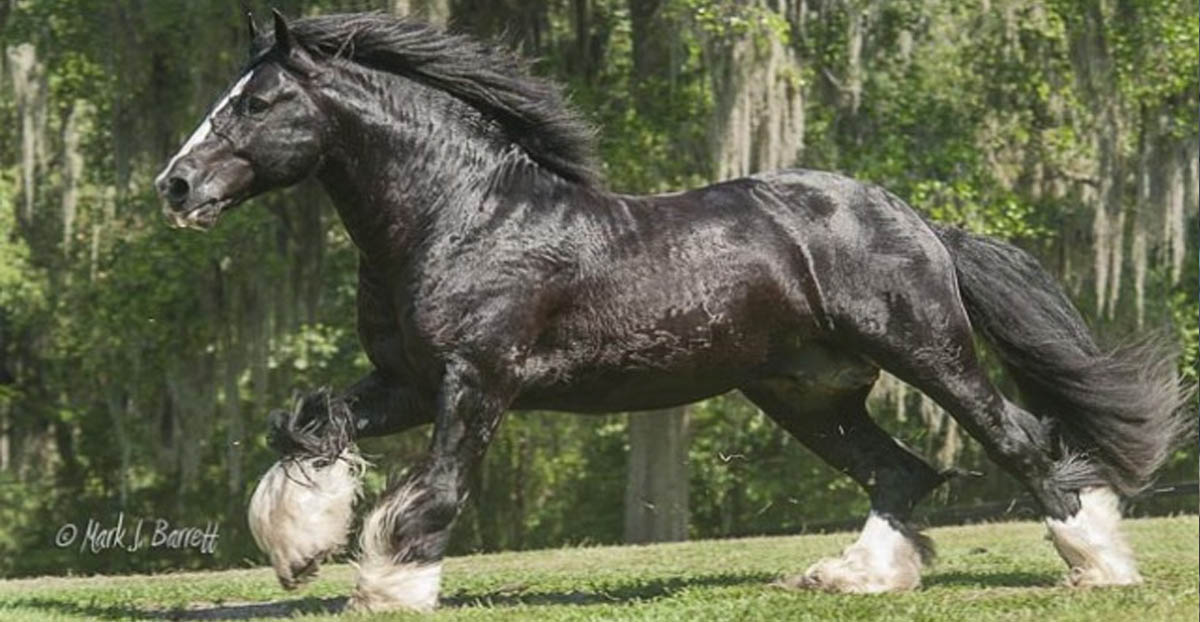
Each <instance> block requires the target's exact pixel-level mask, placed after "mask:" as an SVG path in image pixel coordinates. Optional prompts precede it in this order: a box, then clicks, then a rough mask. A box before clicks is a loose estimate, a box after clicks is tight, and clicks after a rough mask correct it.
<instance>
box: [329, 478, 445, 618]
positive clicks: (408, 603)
mask: <svg viewBox="0 0 1200 622" xmlns="http://www.w3.org/2000/svg"><path fill="white" fill-rule="evenodd" d="M415 500H416V490H415V488H414V486H413V485H412V484H411V483H410V484H407V485H405V486H403V487H401V488H400V489H399V490H397V491H396V492H395V493H393V494H391V495H389V496H388V497H387V498H386V499H384V500H383V502H382V503H380V504H379V505H378V506H376V507H375V509H374V510H372V511H371V514H370V515H369V516H367V519H366V520H365V521H363V529H362V535H361V536H360V540H359V544H360V548H361V549H362V554H361V557H360V558H359V561H358V564H357V566H358V581H357V583H356V584H355V586H354V593H353V594H351V596H350V602H349V604H348V605H347V609H348V610H350V611H387V610H392V609H401V610H408V611H421V612H428V611H433V609H434V607H436V606H437V601H438V591H439V590H440V588H441V582H442V562H441V561H437V562H432V563H427V564H418V563H404V564H398V563H396V562H395V554H396V551H394V550H393V549H394V547H393V546H392V544H391V543H392V538H393V536H394V534H395V532H396V526H397V525H398V524H399V523H400V521H402V520H405V519H406V518H407V517H406V516H405V515H406V514H407V512H408V510H410V509H411V506H412V503H413V501H415Z"/></svg>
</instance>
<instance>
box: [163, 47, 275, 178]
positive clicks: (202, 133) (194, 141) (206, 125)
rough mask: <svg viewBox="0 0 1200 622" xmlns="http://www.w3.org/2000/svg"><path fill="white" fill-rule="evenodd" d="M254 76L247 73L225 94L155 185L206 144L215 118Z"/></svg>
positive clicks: (169, 163)
mask: <svg viewBox="0 0 1200 622" xmlns="http://www.w3.org/2000/svg"><path fill="white" fill-rule="evenodd" d="M253 76H254V71H253V70H250V71H247V72H246V75H244V76H242V77H241V79H240V80H238V81H237V83H235V84H234V85H233V88H231V89H229V92H228V93H226V94H225V97H223V98H221V101H219V102H217V105H216V106H213V109H212V112H210V113H208V116H206V117H204V120H203V121H201V122H200V127H198V128H196V131H194V132H192V135H191V136H190V137H189V138H188V139H187V142H186V143H184V144H183V147H180V149H179V151H178V152H177V153H176V154H175V156H174V157H172V158H171V161H170V162H167V166H166V167H165V168H163V170H162V172H161V173H159V174H158V177H156V178H155V179H154V184H155V185H156V186H157V185H159V184H161V183H162V182H163V178H164V177H166V175H167V173H168V172H170V170H171V169H172V168H174V167H175V163H176V162H178V161H179V159H180V158H182V157H184V156H186V155H187V154H188V152H190V151H191V150H192V149H195V148H196V145H199V144H200V143H201V142H204V140H205V139H206V138H208V135H209V134H211V133H212V120H213V117H215V116H217V115H218V114H220V112H221V111H222V110H224V109H225V107H226V106H228V105H229V102H231V101H233V99H234V98H236V97H237V96H238V95H241V94H242V91H243V90H244V89H245V88H246V83H247V82H249V81H250V78H251V77H253Z"/></svg>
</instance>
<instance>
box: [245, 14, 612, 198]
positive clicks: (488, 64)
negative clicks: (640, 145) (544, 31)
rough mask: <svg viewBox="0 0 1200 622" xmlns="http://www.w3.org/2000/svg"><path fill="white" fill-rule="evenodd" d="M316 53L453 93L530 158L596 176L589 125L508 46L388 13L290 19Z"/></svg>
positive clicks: (265, 49) (263, 46)
mask: <svg viewBox="0 0 1200 622" xmlns="http://www.w3.org/2000/svg"><path fill="white" fill-rule="evenodd" d="M289 28H290V31H291V34H292V36H293V38H294V39H295V42H296V43H297V44H298V45H300V46H301V47H302V48H303V49H304V50H305V51H307V52H308V53H310V54H312V55H313V56H315V57H317V58H318V59H321V58H324V59H334V58H336V59H342V60H345V61H349V62H352V63H355V64H358V65H361V66H364V67H367V68H369V69H374V70H377V71H382V72H385V73H391V74H395V75H399V76H402V77H405V78H408V79H411V80H414V81H417V82H420V83H422V84H425V85H426V86H429V87H431V88H435V89H437V90H440V91H442V92H445V93H446V94H448V95H450V96H452V97H455V98H457V99H459V100H461V101H463V102H465V103H467V104H468V105H470V106H472V107H473V108H475V109H476V110H478V111H479V112H480V113H481V114H482V115H484V116H485V117H487V118H489V119H491V120H492V121H494V122H495V123H496V124H497V125H498V126H499V127H500V128H502V130H503V131H504V133H505V135H506V137H507V138H508V140H510V141H512V142H513V143H514V144H516V145H518V146H519V147H520V148H521V149H522V150H523V151H524V152H525V153H526V154H527V155H528V156H529V158H530V159H531V160H533V161H534V162H536V163H538V164H539V165H541V166H542V167H544V168H546V169H548V170H550V171H552V172H554V173H555V174H557V175H559V176H560V177H562V178H564V179H568V180H571V181H574V182H579V183H583V184H585V185H593V184H596V183H599V180H600V175H599V173H598V172H597V171H596V168H595V165H594V161H593V153H594V140H593V134H594V132H593V130H592V128H591V126H590V125H589V124H588V123H586V122H585V121H583V119H582V118H581V117H580V116H579V115H578V114H577V113H576V112H575V111H574V110H572V109H571V108H570V107H569V106H567V104H566V102H565V101H564V98H563V96H562V93H561V92H560V90H559V88H558V86H557V85H556V84H554V83H553V82H551V81H549V80H545V79H542V78H539V77H535V76H533V75H532V74H531V73H530V72H529V66H528V63H527V62H526V61H525V60H523V59H522V58H520V57H519V56H517V55H516V54H514V53H513V52H511V51H509V50H507V49H504V48H501V47H496V46H491V45H488V44H485V43H483V42H481V41H478V40H476V39H474V38H471V37H468V36H465V35H458V34H451V33H447V32H444V31H442V30H440V29H438V28H436V27H434V26H432V25H430V24H427V23H424V22H420V21H417V20H412V19H407V18H397V17H393V16H391V15H388V14H386V13H379V12H374V13H352V14H334V15H320V16H315V17H305V18H301V19H297V20H295V21H293V22H290V23H289ZM273 37H274V35H273V34H272V33H263V34H262V35H261V36H260V37H259V39H258V40H256V41H255V45H254V50H255V52H254V54H253V59H252V60H251V62H250V63H249V64H248V68H250V67H254V66H256V65H258V64H260V63H262V62H264V60H266V59H268V58H269V57H270V50H271V47H272V45H273V43H274V41H273Z"/></svg>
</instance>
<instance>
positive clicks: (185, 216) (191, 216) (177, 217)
mask: <svg viewBox="0 0 1200 622" xmlns="http://www.w3.org/2000/svg"><path fill="white" fill-rule="evenodd" d="M236 202H237V201H236V200H235V199H210V200H208V201H205V202H203V203H201V204H200V205H197V206H196V207H193V208H192V209H190V210H188V211H186V212H176V211H173V210H168V211H167V221H168V222H170V224H171V226H172V227H174V228H176V229H193V230H196V231H208V230H209V229H212V228H213V225H216V224H217V218H218V217H220V215H221V213H222V212H224V211H225V210H226V209H228V208H229V207H232V206H233V204H234V203H236Z"/></svg>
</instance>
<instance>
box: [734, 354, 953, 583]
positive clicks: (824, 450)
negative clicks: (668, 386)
mask: <svg viewBox="0 0 1200 622" xmlns="http://www.w3.org/2000/svg"><path fill="white" fill-rule="evenodd" d="M872 376H874V374H872ZM873 382H874V378H873V377H872V379H871V380H870V381H869V382H868V383H867V384H866V385H865V386H857V387H851V388H833V387H827V386H818V387H813V386H811V385H807V384H806V383H803V382H798V381H795V380H770V381H759V382H756V383H754V384H752V385H749V386H746V387H743V388H742V393H743V394H745V395H746V397H748V398H749V399H750V400H751V401H752V402H754V403H755V404H756V405H758V407H759V408H761V409H762V410H763V412H765V413H766V414H767V415H768V416H769V417H771V418H772V419H774V420H775V421H776V422H778V423H779V424H780V425H782V426H783V427H784V428H785V429H787V430H788V432H790V433H791V434H792V435H793V436H794V437H795V438H796V439H797V440H799V441H800V442H801V443H802V444H804V445H805V446H806V447H808V448H809V449H810V450H811V451H813V452H814V453H816V454H817V455H818V456H820V457H821V458H822V459H824V460H825V461H826V462H828V463H829V464H830V465H831V466H833V467H834V468H836V469H838V470H839V471H841V472H842V473H844V474H846V475H849V476H850V477H851V478H852V479H854V480H855V481H856V482H857V483H858V484H859V485H860V486H862V487H863V488H864V489H865V490H866V492H867V493H868V495H869V496H870V499H871V512H870V515H869V516H868V518H867V521H866V523H865V525H864V526H863V530H862V533H861V534H860V536H859V538H858V540H857V541H855V542H854V543H853V544H851V545H850V546H849V547H848V548H847V549H845V550H844V551H843V553H842V554H841V555H840V556H838V557H832V558H827V559H822V560H820V561H818V562H816V563H815V564H813V565H812V566H811V567H810V568H809V569H808V570H807V571H806V572H805V573H804V574H802V575H798V576H796V577H791V578H788V579H785V580H784V581H783V585H785V586H788V587H795V588H808V589H823V590H828V591H833V592H846V593H877V592H889V591H902V590H911V589H915V588H917V587H919V586H920V584H921V570H922V568H923V567H924V566H925V565H927V564H928V563H930V561H932V557H933V546H932V542H931V541H930V540H929V539H928V538H926V537H925V536H923V535H921V534H919V533H918V532H917V531H916V530H915V529H914V528H912V527H911V526H910V525H909V524H908V522H907V521H908V519H909V517H910V515H911V512H912V509H913V507H914V506H915V505H916V504H917V503H918V502H919V501H921V500H922V499H923V498H924V497H925V496H926V495H928V494H929V492H930V491H932V490H933V489H934V488H936V487H937V486H938V485H939V484H941V483H942V482H944V481H945V480H946V476H945V475H944V474H941V473H938V472H937V471H936V470H935V469H933V468H932V467H931V466H929V465H928V464H927V463H926V462H925V461H924V460H922V459H921V458H919V457H917V456H916V455H914V454H912V453H911V452H909V451H908V450H907V449H905V448H904V447H903V446H901V445H900V444H899V443H898V442H897V441H896V440H895V439H893V438H892V437H891V436H890V435H889V434H888V433H887V432H885V431H884V430H882V429H881V428H879V426H877V425H876V424H875V422H874V421H872V420H871V418H870V416H869V415H868V413H867V410H866V397H867V393H868V392H869V391H870V387H871V384H873Z"/></svg>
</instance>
